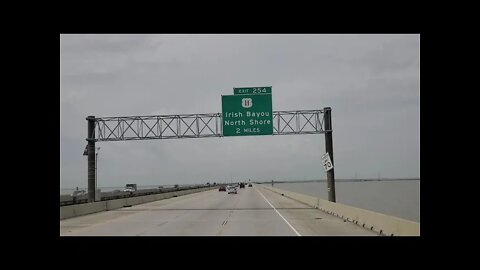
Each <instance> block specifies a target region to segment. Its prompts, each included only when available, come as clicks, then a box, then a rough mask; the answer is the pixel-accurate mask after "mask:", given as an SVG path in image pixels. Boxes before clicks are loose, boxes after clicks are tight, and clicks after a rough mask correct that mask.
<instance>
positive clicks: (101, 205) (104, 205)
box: [60, 187, 217, 220]
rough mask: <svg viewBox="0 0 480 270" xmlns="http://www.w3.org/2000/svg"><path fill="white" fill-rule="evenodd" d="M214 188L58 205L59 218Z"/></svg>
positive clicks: (207, 188)
mask: <svg viewBox="0 0 480 270" xmlns="http://www.w3.org/2000/svg"><path fill="white" fill-rule="evenodd" d="M216 188H217V187H205V188H196V189H188V190H180V191H173V192H168V193H159V194H152V195H145V196H137V197H130V198H123V199H115V200H108V201H100V202H93V203H83V204H75V205H67V206H60V220H62V219H67V218H72V217H76V216H82V215H88V214H93V213H97V212H102V211H107V210H114V209H118V208H122V207H125V206H132V205H138V204H143V203H148V202H154V201H158V200H163V199H169V198H172V197H174V196H182V195H187V194H192V193H197V192H202V191H207V190H211V189H216Z"/></svg>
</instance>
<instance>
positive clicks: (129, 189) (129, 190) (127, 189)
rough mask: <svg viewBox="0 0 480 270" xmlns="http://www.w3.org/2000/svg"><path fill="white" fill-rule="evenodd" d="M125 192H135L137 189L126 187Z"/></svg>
mask: <svg viewBox="0 0 480 270" xmlns="http://www.w3.org/2000/svg"><path fill="white" fill-rule="evenodd" d="M123 191H124V192H134V191H135V189H134V188H133V187H126V188H125V189H124V190H123Z"/></svg>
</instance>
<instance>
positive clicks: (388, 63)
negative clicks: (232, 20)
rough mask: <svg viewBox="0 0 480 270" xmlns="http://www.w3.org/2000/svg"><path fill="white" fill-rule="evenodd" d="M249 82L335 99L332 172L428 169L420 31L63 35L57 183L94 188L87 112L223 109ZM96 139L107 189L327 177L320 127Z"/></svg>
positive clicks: (385, 173) (411, 173)
mask: <svg viewBox="0 0 480 270" xmlns="http://www.w3.org/2000/svg"><path fill="white" fill-rule="evenodd" d="M242 86H272V103H273V110H274V111H277V110H304V109H323V108H324V107H331V108H332V125H333V149H334V162H335V177H336V178H354V177H355V176H357V177H359V178H377V177H378V176H380V177H419V176H420V36H419V35H277V34H275V35H259V34H257V35H61V36H60V177H61V178H60V187H61V188H71V187H76V186H78V187H85V188H86V187H87V157H86V156H83V155H82V153H83V150H84V148H85V145H86V141H85V138H86V136H87V121H86V120H85V118H86V117H87V116H88V115H94V116H96V117H104V116H132V115H139V116H141V115H157V114H167V115H168V114H187V113H217V112H221V111H222V107H221V95H231V94H233V87H242ZM97 146H99V147H101V149H100V152H99V155H98V157H99V160H98V185H99V186H100V187H117V186H118V187H121V186H125V184H126V183H137V184H139V185H170V184H172V185H173V184H190V183H206V182H214V181H217V182H220V181H230V179H231V178H233V179H234V181H235V180H236V179H239V180H248V179H252V181H253V180H268V181H270V180H272V179H275V180H306V179H325V178H326V173H325V172H324V170H323V167H322V165H321V156H322V154H323V153H325V137H324V135H323V134H316V135H292V136H248V137H224V138H200V139H173V140H147V141H121V142H99V143H97Z"/></svg>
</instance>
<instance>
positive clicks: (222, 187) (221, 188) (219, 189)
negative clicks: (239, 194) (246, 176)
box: [218, 186, 227, 191]
mask: <svg viewBox="0 0 480 270" xmlns="http://www.w3.org/2000/svg"><path fill="white" fill-rule="evenodd" d="M218 191H227V189H226V188H225V186H220V187H219V188H218Z"/></svg>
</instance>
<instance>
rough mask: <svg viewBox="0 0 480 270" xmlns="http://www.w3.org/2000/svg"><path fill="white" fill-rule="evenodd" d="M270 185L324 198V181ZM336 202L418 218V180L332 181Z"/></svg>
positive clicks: (414, 219) (325, 186) (325, 196)
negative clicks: (333, 182)
mask: <svg viewBox="0 0 480 270" xmlns="http://www.w3.org/2000/svg"><path fill="white" fill-rule="evenodd" d="M274 187H276V188H280V189H285V190H289V191H293V192H297V193H302V194H305V195H310V196H315V197H320V198H322V199H325V200H328V191H327V183H326V182H309V183H274ZM335 197H336V201H337V203H342V204H346V205H350V206H354V207H358V208H363V209H368V210H372V211H375V212H379V213H383V214H387V215H391V216H396V217H400V218H404V219H408V220H412V221H415V222H420V180H398V181H363V182H335Z"/></svg>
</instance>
